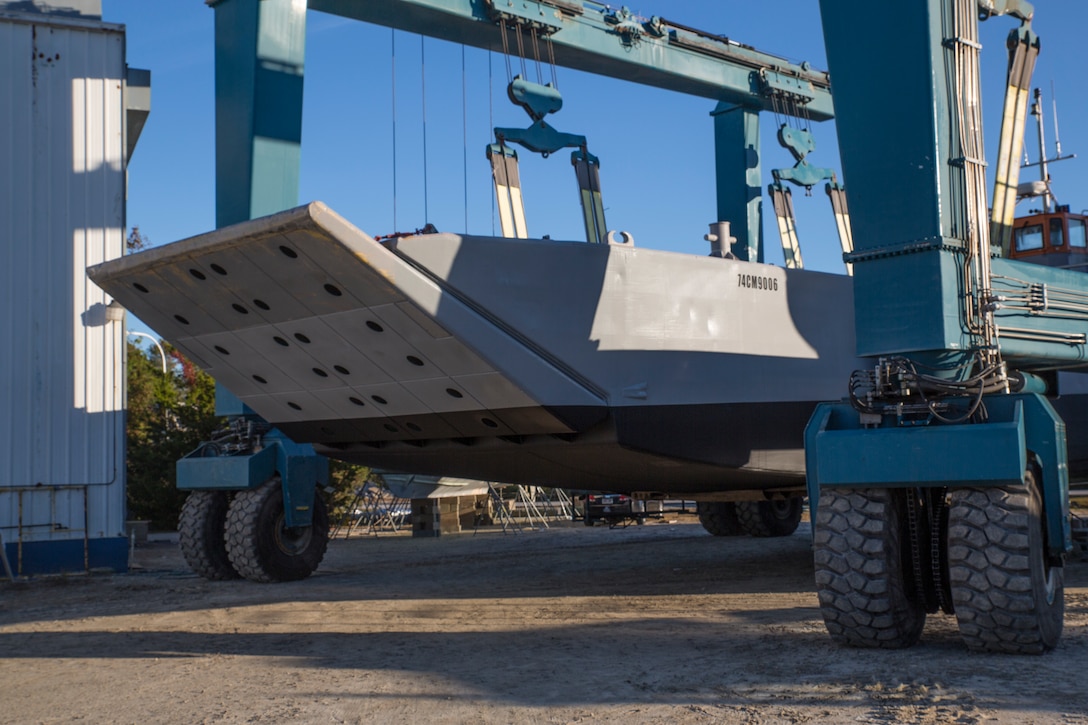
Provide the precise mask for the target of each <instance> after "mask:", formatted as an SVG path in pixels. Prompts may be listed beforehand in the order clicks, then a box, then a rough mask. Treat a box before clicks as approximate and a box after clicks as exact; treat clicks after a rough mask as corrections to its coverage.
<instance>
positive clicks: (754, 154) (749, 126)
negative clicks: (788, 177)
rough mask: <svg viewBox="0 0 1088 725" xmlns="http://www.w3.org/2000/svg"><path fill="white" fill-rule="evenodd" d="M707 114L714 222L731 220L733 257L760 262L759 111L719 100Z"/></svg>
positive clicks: (760, 163)
mask: <svg viewBox="0 0 1088 725" xmlns="http://www.w3.org/2000/svg"><path fill="white" fill-rule="evenodd" d="M710 115H711V116H713V117H714V162H715V173H716V175H717V189H718V221H730V222H733V224H732V226H731V227H730V233H731V234H732V235H733V236H734V237H735V238H736V240H737V241H735V242H734V243H733V248H732V250H731V251H732V252H733V256H734V257H736V258H737V259H743V260H745V261H749V262H760V263H762V262H763V162H762V160H761V159H760V146H759V111H758V110H755V109H752V108H748V107H745V106H733V105H730V104H726V103H719V104H718V107H717V108H715V109H714V112H713V113H711V114H710ZM738 170H742V171H743V173H738ZM740 221H744V222H745V223H744V224H740V223H738V222H740Z"/></svg>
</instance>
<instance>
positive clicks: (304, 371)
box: [88, 202, 606, 444]
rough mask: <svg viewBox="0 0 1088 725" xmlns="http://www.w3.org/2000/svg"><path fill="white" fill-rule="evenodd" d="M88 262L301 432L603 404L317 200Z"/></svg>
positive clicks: (482, 425)
mask: <svg viewBox="0 0 1088 725" xmlns="http://www.w3.org/2000/svg"><path fill="white" fill-rule="evenodd" d="M88 273H89V275H90V276H91V278H92V279H93V280H94V281H95V282H96V283H98V284H99V285H100V286H101V287H102V288H104V289H105V290H106V291H107V292H109V293H110V294H111V295H112V296H113V297H114V298H115V299H117V300H119V301H120V302H121V304H123V305H124V306H125V307H126V308H127V309H129V310H132V311H133V312H134V313H135V314H136V315H138V316H139V317H140V319H142V320H143V321H144V322H146V323H147V324H148V325H150V326H151V327H152V328H153V329H154V330H156V331H157V332H158V333H159V334H161V335H162V336H163V337H164V338H165V339H168V340H170V341H171V342H172V343H173V344H175V345H176V346H177V347H178V348H179V349H180V350H182V352H184V353H185V355H187V356H188V357H189V358H190V359H192V360H193V361H194V362H195V363H196V364H198V365H199V366H200V367H202V368H203V369H204V370H206V371H207V372H208V373H210V374H211V375H212V376H213V377H214V378H215V379H216V380H217V381H218V382H219V383H221V384H222V385H223V386H225V387H226V388H227V389H228V390H230V391H231V392H232V393H234V394H235V395H236V396H238V397H239V398H240V399H241V400H242V402H244V403H245V404H246V405H248V406H249V407H250V408H252V409H253V410H254V411H256V412H257V413H258V414H259V415H261V416H262V417H263V418H265V419H266V420H268V421H269V422H271V423H273V424H275V425H276V426H278V427H280V428H281V429H282V430H284V431H285V432H286V433H287V434H288V435H290V436H292V437H293V438H295V439H296V440H299V441H306V442H313V443H326V444H341V443H348V442H358V441H371V442H382V441H405V442H410V441H413V440H417V441H418V440H433V439H459V438H466V439H467V438H472V437H475V436H489V437H493V436H503V435H532V434H569V433H572V432H575V431H576V429H577V428H579V427H583V426H585V425H589V424H592V423H593V422H596V421H598V420H600V419H601V418H603V417H604V416H605V414H606V409H605V407H604V405H605V403H604V400H603V399H602V397H601V396H600V395H599V394H598V393H596V392H594V391H593V390H591V389H590V387H589V386H587V385H586V384H584V383H582V382H579V381H578V380H576V375H575V374H573V373H572V372H571V371H569V370H564V369H563V366H562V364H561V363H557V362H556V361H554V360H549V359H547V354H546V353H544V352H543V351H539V350H534V349H532V346H531V344H528V343H525V342H523V341H519V339H517V337H516V334H515V333H512V332H511V331H508V330H505V329H503V326H502V324H501V323H499V322H497V321H496V320H494V319H490V318H489V316H488V314H487V313H486V311H482V310H478V309H474V308H473V307H472V306H471V303H470V302H468V301H466V300H463V299H461V298H459V296H458V295H457V294H456V292H454V291H451V290H450V289H448V288H444V286H443V285H442V284H441V283H440V282H439V281H438V280H436V279H435V278H434V277H432V276H431V275H430V274H428V273H427V272H425V271H422V270H421V269H417V268H416V267H414V266H413V265H412V264H411V263H410V262H408V261H406V260H404V259H402V258H400V257H398V256H397V255H396V254H394V253H393V252H391V251H390V250H389V249H387V248H386V247H384V246H383V245H382V244H379V243H378V242H376V241H375V240H374V239H372V238H371V237H369V236H367V235H366V234H364V233H363V232H361V231H360V230H358V229H356V228H355V227H354V226H352V225H351V224H350V223H348V222H347V221H345V220H344V219H343V218H342V217H340V216H339V215H337V214H336V213H335V212H333V211H332V210H331V209H329V208H328V207H327V206H325V205H324V204H322V203H320V202H313V203H311V204H308V205H305V206H302V207H298V208H296V209H292V210H290V211H286V212H283V213H280V214H276V215H273V216H270V217H264V218H262V219H258V220H254V221H251V222H245V223H242V224H239V225H235V226H232V227H228V228H225V229H221V230H218V231H215V232H211V233H208V234H204V235H201V236H198V237H193V238H191V239H187V240H184V241H181V242H178V243H175V244H171V245H168V246H165V247H161V248H156V249H151V250H148V251H146V252H141V253H139V254H136V255H132V256H128V257H123V258H121V259H117V260H113V261H110V262H107V263H105V264H101V265H98V266H96V267H93V268H91V269H90V270H89V271H88ZM497 361H501V365H502V367H501V368H500V367H499V365H498V364H496V363H497ZM545 403H546V404H547V406H546V407H545Z"/></svg>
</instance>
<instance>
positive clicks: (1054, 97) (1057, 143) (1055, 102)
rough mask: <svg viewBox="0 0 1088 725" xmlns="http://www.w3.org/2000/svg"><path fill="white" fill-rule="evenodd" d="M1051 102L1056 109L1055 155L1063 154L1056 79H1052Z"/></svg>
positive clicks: (1054, 109)
mask: <svg viewBox="0 0 1088 725" xmlns="http://www.w3.org/2000/svg"><path fill="white" fill-rule="evenodd" d="M1050 102H1051V104H1052V106H1051V107H1052V108H1053V111H1054V114H1053V115H1054V151H1055V154H1054V155H1055V156H1057V157H1058V158H1061V156H1062V139H1061V136H1060V135H1059V134H1058V94H1057V93H1055V92H1054V81H1053V80H1052V81H1050Z"/></svg>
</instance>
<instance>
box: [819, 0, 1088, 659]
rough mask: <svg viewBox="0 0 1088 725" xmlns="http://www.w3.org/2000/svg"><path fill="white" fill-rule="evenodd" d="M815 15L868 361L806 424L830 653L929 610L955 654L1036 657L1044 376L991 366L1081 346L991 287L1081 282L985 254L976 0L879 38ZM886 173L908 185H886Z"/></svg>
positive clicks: (921, 619)
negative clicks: (948, 626)
mask: <svg viewBox="0 0 1088 725" xmlns="http://www.w3.org/2000/svg"><path fill="white" fill-rule="evenodd" d="M991 4H992V3H991ZM820 5H821V8H820V9H821V16H822V18H823V23H824V35H825V40H826V45H827V48H828V62H829V65H830V71H831V74H832V77H834V78H835V92H836V96H835V98H836V117H837V120H838V123H837V126H838V128H837V130H838V134H839V146H840V150H841V152H842V159H843V170H844V173H845V174H846V175H847V176H848V177H849V178H850V179H851V184H852V187H853V188H854V189H856V190H857V192H856V193H855V194H854V195H853V198H852V202H853V209H852V210H851V211H852V220H851V221H852V231H853V238H854V242H855V243H856V244H857V250H856V251H855V252H854V254H853V256H852V261H853V263H854V272H855V276H854V280H855V282H854V293H855V317H856V326H857V344H858V354H859V355H860V356H862V357H870V358H879V360H878V361H877V362H876V363H875V364H874V365H873V367H872V368H870V369H869V370H860V371H857V372H855V373H854V374H853V375H852V376H851V378H850V386H849V392H850V396H849V400H848V402H842V403H823V404H820V405H819V406H817V408H816V411H815V412H814V414H813V417H812V419H811V421H810V422H809V425H808V427H807V428H806V431H805V454H806V469H807V474H808V486H809V496H810V504H811V507H812V510H813V512H814V515H813V519H814V525H813V545H814V559H815V566H816V586H817V591H818V595H819V600H820V607H821V610H822V613H823V615H824V621H825V623H826V625H827V629H828V632H829V633H830V634H831V636H832V637H833V638H834V639H835V640H836V641H838V642H840V643H844V644H849V645H854V646H864V647H885V648H893V647H906V646H910V645H912V644H914V643H915V642H916V641H917V640H918V639H919V637H920V635H921V632H922V628H923V625H924V623H925V617H926V615H927V613H933V612H936V611H938V610H943V611H945V612H954V613H955V615H956V619H957V621H958V624H959V630H960V634H961V637H962V638H963V640H964V642H965V643H966V644H967V646H968V647H969V648H971V649H975V650H990V651H997V652H1009V653H1040V652H1045V651H1047V650H1049V649H1051V648H1053V647H1054V646H1055V645H1056V644H1057V642H1058V640H1059V638H1060V636H1061V630H1062V617H1063V610H1064V605H1063V583H1062V563H1063V557H1064V555H1065V554H1066V553H1067V552H1068V551H1069V550H1070V548H1071V543H1072V542H1071V540H1070V531H1069V528H1070V527H1069V516H1068V513H1069V503H1068V483H1069V481H1068V467H1067V462H1066V446H1065V426H1064V424H1063V422H1062V421H1061V419H1060V418H1059V417H1058V415H1057V414H1056V413H1055V411H1054V409H1053V408H1052V407H1051V405H1050V403H1049V402H1048V401H1047V399H1046V398H1045V397H1044V396H1043V395H1042V394H1041V393H1044V392H1045V391H1046V388H1047V386H1046V383H1045V382H1044V381H1043V380H1042V379H1041V378H1038V377H1036V376H1034V375H1032V374H1031V373H1030V372H1023V371H1016V370H1013V371H1008V367H1007V366H1008V365H1010V364H1019V365H1023V366H1032V367H1030V368H1029V369H1035V368H1037V369H1047V368H1050V369H1053V368H1061V367H1063V366H1071V365H1075V364H1078V362H1077V360H1076V359H1077V358H1082V357H1083V355H1084V353H1085V351H1084V347H1085V345H1084V342H1083V339H1079V340H1074V339H1072V337H1071V336H1070V335H1069V334H1068V332H1067V331H1068V330H1070V329H1072V328H1073V327H1074V326H1081V327H1080V329H1083V328H1082V326H1083V321H1082V320H1078V321H1076V322H1071V321H1070V320H1063V319H1061V318H1059V317H1058V316H1057V315H1054V314H1049V313H1047V312H1046V311H1045V310H1040V311H1039V312H1038V313H1037V314H1034V315H1030V316H1029V315H1025V314H1020V313H1018V312H1016V311H1014V310H1006V309H1004V305H1003V303H1002V302H1001V299H1000V298H999V297H998V296H997V295H996V294H995V293H994V292H993V291H992V287H993V286H994V285H997V284H999V283H1000V284H1001V285H1008V284H1009V283H1010V280H1013V279H1015V280H1017V281H1024V282H1023V284H1025V285H1036V286H1041V287H1043V288H1045V287H1046V286H1048V285H1054V286H1059V285H1060V286H1062V287H1064V288H1068V289H1074V290H1077V291H1078V293H1088V289H1086V287H1088V283H1086V281H1085V280H1083V279H1079V278H1078V277H1077V275H1076V274H1074V273H1064V274H1063V271H1062V270H1050V269H1045V268H1041V267H1039V266H1038V265H1028V264H1024V263H1017V262H1013V261H1005V260H999V259H997V260H992V259H991V257H990V246H989V237H988V230H989V227H988V225H987V224H986V223H985V218H986V212H985V206H986V204H985V201H986V200H985V173H984V172H985V169H984V165H983V160H982V159H983V158H984V154H983V149H982V139H981V118H980V112H979V95H980V92H979V84H978V82H977V79H978V49H979V47H980V46H979V45H978V40H977V37H978V31H977V12H978V6H977V5H976V2H975V0H923V2H922V3H921V7H919V8H917V10H920V11H922V12H917V10H916V11H912V12H911V13H904V14H901V16H900V18H899V19H898V23H899V25H898V28H897V32H896V33H894V34H890V35H889V34H886V33H883V34H879V35H877V34H871V33H866V32H864V31H865V29H864V28H858V27H857V26H856V23H857V21H858V19H859V18H865V17H867V16H868V15H867V11H868V3H867V2H865V1H864V0H821V3H820ZM1029 15H1030V13H1029ZM893 66H894V67H896V68H897V69H900V70H901V71H903V74H901V75H900V76H898V77H897V79H898V80H899V81H900V82H899V83H897V84H895V86H894V87H892V86H891V85H889V84H888V83H887V82H886V80H887V79H886V77H885V76H884V74H883V71H882V70H881V69H885V68H888V67H893ZM903 69H906V70H903ZM908 91H909V92H910V94H911V95H910V96H909V97H904V93H905V92H908ZM892 107H894V108H896V109H897V112H896V114H894V116H893V117H890V118H887V119H882V122H881V123H874V121H873V118H872V111H871V109H874V108H892ZM934 108H940V109H947V110H944V111H942V112H941V113H938V114H936V116H934V114H933V109H934ZM934 121H936V123H934ZM889 168H899V169H906V168H909V169H912V173H913V174H915V178H916V180H915V181H914V183H901V181H902V180H901V179H893V180H892V181H893V182H895V188H894V193H893V194H890V193H889V192H888V190H887V182H888V181H889V180H888V179H887V169H889ZM913 170H916V171H913ZM1033 266H1034V267H1037V269H1033V268H1032V267H1033ZM991 270H992V271H991ZM907 355H910V356H911V357H910V358H908V357H906V356H907Z"/></svg>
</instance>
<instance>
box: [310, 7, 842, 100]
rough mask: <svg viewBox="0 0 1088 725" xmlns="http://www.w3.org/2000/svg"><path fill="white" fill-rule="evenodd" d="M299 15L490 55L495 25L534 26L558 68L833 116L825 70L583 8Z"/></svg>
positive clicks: (344, 10)
mask: <svg viewBox="0 0 1088 725" xmlns="http://www.w3.org/2000/svg"><path fill="white" fill-rule="evenodd" d="M308 7H309V9H311V10H317V11H320V12H325V13H330V14H333V15H339V16H342V17H347V18H353V19H355V20H361V21H364V22H368V23H374V24H377V25H384V26H387V27H393V28H398V29H401V30H406V31H410V32H415V33H421V34H424V35H428V36H431V37H435V38H442V39H444V40H448V41H452V42H455V43H463V44H465V45H469V46H474V47H478V48H485V49H489V50H494V51H501V49H502V37H501V33H500V29H501V28H502V24H505V25H506V26H507V27H509V26H511V25H513V26H520V27H524V28H526V30H528V29H529V28H530V27H535V28H536V30H537V32H538V33H539V34H540V35H542V36H546V37H547V39H548V41H547V42H550V43H552V47H553V50H554V54H555V62H556V63H557V64H558V65H561V66H564V67H568V68H574V69H577V70H582V71H586V72H589V73H596V74H598V75H603V76H608V77H612V78H620V79H623V80H627V81H632V82H635V83H642V84H644V85H649V86H656V87H658V88H666V89H668V90H673V91H679V92H681V93H686V94H689V95H693V96H700V97H704V98H713V99H714V100H717V101H722V102H725V103H731V104H735V105H740V106H745V107H748V108H752V109H755V110H768V111H769V110H772V109H773V105H772V104H773V101H772V99H773V97H775V96H776V95H778V94H781V93H782V92H783V90H782V89H783V87H787V86H788V88H789V89H790V92H791V93H793V94H794V95H795V96H796V97H798V98H800V99H802V102H803V106H804V109H805V112H806V113H807V116H808V117H809V118H811V119H812V120H815V121H824V120H828V119H830V118H832V117H833V109H832V102H831V91H830V83H829V81H828V76H827V73H825V72H822V71H816V70H813V69H811V68H809V67H808V65H807V64H796V63H791V62H790V61H788V60H786V59H784V58H781V57H778V56H775V55H771V54H769V53H764V52H761V51H758V50H756V49H754V48H751V47H749V46H746V45H743V44H741V43H737V42H736V41H733V40H731V39H729V38H727V37H725V36H721V35H715V34H712V33H706V32H703V31H699V30H695V29H693V28H688V27H685V26H682V25H678V24H674V23H670V22H669V21H667V20H663V19H661V18H658V17H654V18H650V19H646V20H644V19H642V18H638V17H636V16H634V15H631V14H630V13H623V11H622V10H614V9H611V8H609V7H608V6H606V5H603V4H601V3H597V2H590V1H588V0H586V1H585V2H572V1H570V0H542V1H540V2H535V1H534V0H518V2H517V3H507V2H504V1H500V0H485V1H484V2H479V1H478V0H309V2H308ZM768 79H769V80H768ZM786 79H788V82H787V80H786Z"/></svg>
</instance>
